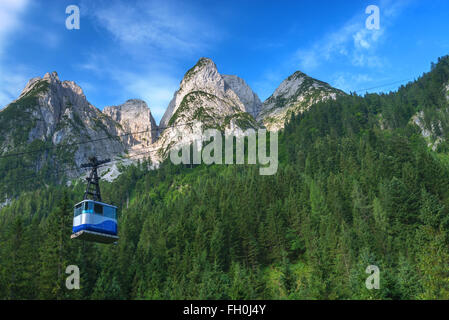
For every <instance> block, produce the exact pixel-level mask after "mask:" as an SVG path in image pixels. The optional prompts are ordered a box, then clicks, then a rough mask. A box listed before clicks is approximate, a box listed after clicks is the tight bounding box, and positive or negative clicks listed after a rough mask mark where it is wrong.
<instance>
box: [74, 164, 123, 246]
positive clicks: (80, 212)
mask: <svg viewBox="0 0 449 320" xmlns="http://www.w3.org/2000/svg"><path fill="white" fill-rule="evenodd" d="M90 160H91V163H89V164H84V165H82V167H84V168H92V172H91V174H90V176H89V177H88V178H87V189H86V192H85V194H84V200H83V201H81V202H79V203H78V204H76V205H75V213H74V216H73V228H72V232H73V233H72V236H71V238H72V239H80V240H86V241H94V242H100V243H115V242H117V240H118V236H117V207H115V206H112V205H109V204H106V203H103V202H101V194H100V185H99V180H100V179H99V178H98V174H97V168H98V166H99V165H101V164H104V163H107V162H109V160H104V161H97V159H96V158H91V159H90ZM91 185H95V186H96V189H95V191H94V192H90V191H89V189H90V186H91ZM89 195H91V196H93V199H92V200H91V199H88V197H89Z"/></svg>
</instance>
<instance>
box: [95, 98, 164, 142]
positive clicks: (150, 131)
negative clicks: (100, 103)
mask: <svg viewBox="0 0 449 320" xmlns="http://www.w3.org/2000/svg"><path fill="white" fill-rule="evenodd" d="M103 113H104V114H106V115H107V116H109V117H110V118H111V119H112V120H114V121H116V122H117V123H119V124H120V125H121V127H122V129H123V131H125V132H127V133H128V132H132V133H133V134H131V135H127V136H124V137H123V138H122V140H123V141H124V142H125V143H126V145H127V147H133V146H136V145H139V144H144V145H147V146H148V145H150V144H152V143H153V142H154V141H156V138H157V125H156V121H154V118H153V115H152V114H151V111H150V109H149V108H148V105H147V104H146V102H145V101H142V100H138V99H131V100H128V101H126V102H125V103H123V104H121V105H119V106H111V107H105V108H104V109H103Z"/></svg>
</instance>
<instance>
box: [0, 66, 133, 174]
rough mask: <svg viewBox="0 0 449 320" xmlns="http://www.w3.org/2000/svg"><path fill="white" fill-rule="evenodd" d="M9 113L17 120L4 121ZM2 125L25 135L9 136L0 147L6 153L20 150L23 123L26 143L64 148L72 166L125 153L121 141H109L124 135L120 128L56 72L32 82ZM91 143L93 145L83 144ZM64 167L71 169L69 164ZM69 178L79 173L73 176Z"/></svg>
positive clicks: (78, 89)
mask: <svg viewBox="0 0 449 320" xmlns="http://www.w3.org/2000/svg"><path fill="white" fill-rule="evenodd" d="M8 113H14V114H15V115H16V116H15V117H13V118H5V119H2V116H3V115H5V117H6V115H8ZM2 121H5V122H6V121H7V122H8V123H9V125H11V127H18V128H19V129H21V132H11V135H10V136H7V139H6V140H5V141H4V142H3V143H2V145H1V146H0V150H1V151H3V152H4V151H7V150H11V149H15V148H17V146H16V145H15V140H14V135H17V134H23V133H24V131H25V128H20V126H21V124H22V123H25V124H27V125H29V127H27V128H26V130H28V131H27V132H26V133H27V137H26V141H25V142H27V143H31V142H33V141H35V140H40V141H43V142H51V143H52V144H53V145H55V146H64V148H62V149H61V150H62V151H61V152H64V153H66V154H70V155H71V157H72V158H73V163H72V165H76V166H80V165H81V163H83V162H85V161H87V159H88V157H90V156H93V155H96V156H97V157H100V158H112V157H114V156H116V155H117V154H121V153H123V152H124V151H125V145H124V144H123V143H122V142H121V141H119V140H117V139H109V137H111V136H113V135H119V134H120V133H121V128H120V126H119V125H118V124H117V123H116V122H115V121H113V120H112V119H111V118H110V117H109V116H106V115H104V114H103V113H102V112H101V111H100V110H98V109H97V108H95V107H94V106H93V105H91V104H90V103H89V102H88V101H87V99H86V97H85V95H84V93H83V90H82V89H81V88H80V87H79V86H78V85H77V84H76V83H75V82H73V81H62V82H61V81H60V80H59V77H58V75H57V73H56V72H52V73H47V74H45V76H44V77H43V78H40V77H37V78H33V79H31V80H30V81H29V82H28V84H27V85H26V87H25V89H24V90H23V91H22V93H21V94H20V96H19V98H18V99H17V100H15V101H14V102H13V103H11V104H10V105H8V106H7V107H6V108H5V109H4V110H3V111H2V112H1V113H0V122H2ZM11 123H12V124H11ZM30 124H31V125H30ZM92 140H94V141H92ZM88 141H92V142H89V143H80V142H88ZM55 161H57V160H55ZM61 165H62V167H67V166H69V165H67V163H61ZM69 175H77V173H76V172H69Z"/></svg>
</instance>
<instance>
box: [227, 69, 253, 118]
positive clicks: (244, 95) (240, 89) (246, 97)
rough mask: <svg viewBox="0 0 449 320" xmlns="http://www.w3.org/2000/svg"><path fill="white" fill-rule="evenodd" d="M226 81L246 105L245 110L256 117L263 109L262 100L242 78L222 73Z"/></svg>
mask: <svg viewBox="0 0 449 320" xmlns="http://www.w3.org/2000/svg"><path fill="white" fill-rule="evenodd" d="M222 77H223V79H224V81H225V83H226V84H227V85H228V86H229V87H230V88H231V90H233V91H234V92H235V93H236V94H237V96H238V97H239V99H240V101H241V102H242V103H243V105H244V106H245V111H246V112H248V113H249V114H250V115H252V116H253V117H254V118H256V117H257V114H258V113H259V111H260V110H261V109H262V102H261V101H260V99H259V97H258V96H257V94H256V93H254V91H253V90H251V88H250V87H249V86H248V84H247V83H246V82H245V80H243V79H242V78H239V77H237V76H234V75H222Z"/></svg>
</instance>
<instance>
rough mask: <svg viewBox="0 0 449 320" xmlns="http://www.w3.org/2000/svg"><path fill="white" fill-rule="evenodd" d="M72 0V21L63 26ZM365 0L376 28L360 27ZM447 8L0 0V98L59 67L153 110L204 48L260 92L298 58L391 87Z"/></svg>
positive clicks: (438, 34) (344, 82) (435, 0)
mask: <svg viewBox="0 0 449 320" xmlns="http://www.w3.org/2000/svg"><path fill="white" fill-rule="evenodd" d="M72 4H74V5H78V6H79V8H80V10H81V18H80V29H79V30H68V29H66V27H65V20H66V18H67V16H68V15H67V14H66V13H65V10H66V7H67V6H68V5H72ZM368 5H377V6H378V7H379V8H380V29H379V30H368V29H367V28H366V27H365V21H366V19H367V18H368V16H369V15H368V14H366V13H365V9H366V7H367V6H368ZM448 17H449V1H447V0H432V1H422V0H395V1H391V0H380V1H374V0H370V1H348V0H332V1H331V0H329V1H317V0H310V1H305V0H295V1H272V2H269V1H260V0H259V1H255V0H254V1H244V0H239V1H231V0H228V1H213V0H208V1H202V0H198V1H189V0H183V1H166V0H164V1H118V0H109V1H103V0H101V1H100V0H99V1H83V0H80V1H76V0H70V1H65V0H53V1H51V0H40V1H33V0H0V108H1V107H4V106H5V105H7V104H8V103H9V102H11V101H12V100H13V99H15V98H17V96H18V95H19V94H20V92H21V90H22V89H23V88H24V86H25V85H26V82H27V81H28V79H30V78H32V77H35V76H43V75H44V74H45V73H46V72H49V71H57V72H58V74H59V77H60V79H61V80H73V81H75V82H77V83H78V84H79V85H80V86H81V87H82V88H83V90H84V93H85V94H86V96H87V98H88V100H89V101H90V102H91V103H92V104H93V105H95V106H96V107H98V108H100V109H102V108H103V107H105V106H107V105H117V104H120V103H123V102H124V101H126V100H127V99H130V98H141V99H143V100H145V101H146V102H147V103H148V105H149V106H150V108H151V110H152V112H153V115H154V116H155V118H156V121H157V122H159V120H160V118H161V117H162V115H163V113H164V111H165V109H166V107H167V105H168V103H169V101H170V99H171V98H172V96H173V93H174V91H175V90H176V89H177V88H178V86H179V82H180V81H181V79H182V77H183V75H184V73H185V72H186V71H187V70H188V69H189V68H190V67H192V66H193V65H194V64H195V63H196V61H197V60H198V59H199V58H200V57H209V58H211V59H213V60H214V62H215V63H216V64H217V67H218V70H219V72H221V73H223V74H236V75H238V76H240V77H242V78H243V79H245V81H246V82H247V83H248V84H249V85H250V86H251V87H252V89H253V90H254V91H255V92H256V93H257V94H258V95H259V97H260V98H261V100H264V99H266V98H268V97H269V95H270V94H271V93H272V92H273V91H274V90H275V89H276V87H277V86H278V85H279V84H280V83H281V81H282V80H283V79H285V78H286V77H287V76H289V75H290V74H292V73H293V72H295V71H296V70H300V71H303V72H305V73H307V74H308V75H310V76H312V77H315V78H317V79H319V80H322V81H325V82H328V83H330V84H331V85H333V86H335V87H338V88H340V89H343V90H345V91H347V92H349V91H358V90H362V89H366V88H372V87H376V88H375V89H372V90H369V91H371V92H372V91H375V92H379V91H389V90H395V89H397V87H398V86H399V85H400V84H401V83H406V82H407V81H406V80H410V79H413V78H416V77H418V76H420V75H421V74H422V73H423V72H426V71H428V70H429V68H430V63H431V62H432V61H436V59H437V58H438V57H440V56H443V55H446V54H449V35H448V30H449V18H448ZM392 83H394V84H392ZM386 84H389V85H386ZM383 85H385V86H383ZM379 86H382V87H381V88H377V87H379ZM359 93H364V92H363V91H362V92H359Z"/></svg>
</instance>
